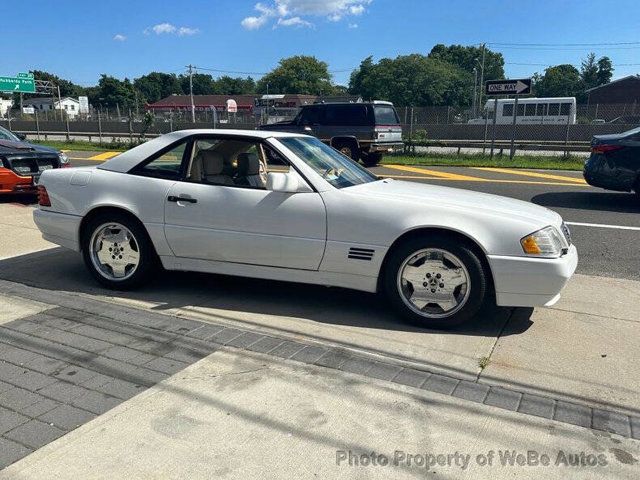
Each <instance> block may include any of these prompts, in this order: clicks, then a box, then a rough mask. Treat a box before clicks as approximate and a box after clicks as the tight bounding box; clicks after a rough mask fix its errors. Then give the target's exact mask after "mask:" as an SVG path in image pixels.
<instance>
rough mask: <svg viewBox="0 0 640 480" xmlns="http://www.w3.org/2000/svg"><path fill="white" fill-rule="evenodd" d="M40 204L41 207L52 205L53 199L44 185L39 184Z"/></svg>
mask: <svg viewBox="0 0 640 480" xmlns="http://www.w3.org/2000/svg"><path fill="white" fill-rule="evenodd" d="M38 205H40V206H41V207H50V206H51V200H50V199H49V194H48V193H47V189H46V188H45V186H44V185H38Z"/></svg>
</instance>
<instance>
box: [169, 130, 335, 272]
mask: <svg viewBox="0 0 640 480" xmlns="http://www.w3.org/2000/svg"><path fill="white" fill-rule="evenodd" d="M214 142H217V143H214ZM212 145H213V146H212ZM203 148H204V150H206V151H207V152H208V153H207V154H206V155H208V156H209V157H211V156H216V155H217V154H220V155H221V156H222V157H223V162H224V167H223V169H222V170H220V169H219V168H214V167H217V166H213V167H212V165H205V166H204V171H205V173H206V172H207V169H208V173H213V174H214V175H208V176H207V175H205V176H207V178H198V172H197V170H198V168H197V165H198V162H199V161H200V160H199V157H198V155H199V154H200V153H199V152H200V151H201V150H203ZM264 148H270V147H267V146H266V145H262V144H260V143H259V142H256V141H255V140H251V139H249V140H242V141H239V140H237V139H230V138H224V137H216V138H206V139H203V138H201V139H198V140H195V141H194V142H193V146H192V149H191V167H190V168H189V169H188V170H187V172H186V174H185V178H183V179H182V181H178V182H176V183H175V184H174V185H173V186H172V187H171V189H170V190H169V192H168V194H167V199H166V201H165V235H166V238H167V242H168V243H169V245H170V247H171V249H172V251H173V253H174V254H175V255H176V256H178V257H186V258H195V259H203V260H212V261H220V262H233V263H243V264H251V265H262V266H271V267H283V268H293V269H304V270H317V269H318V267H319V265H320V262H321V261H322V256H323V254H324V248H325V243H326V211H325V206H324V203H323V201H322V199H321V197H320V195H319V194H318V193H317V192H313V191H312V192H304V193H302V192H300V193H283V192H272V191H268V190H266V188H256V187H249V186H245V185H242V184H241V183H242V181H241V180H242V179H241V178H239V177H238V172H237V165H235V163H234V162H237V160H238V157H239V156H240V155H241V154H243V155H249V154H251V155H262V153H261V150H262V149H264ZM216 152H217V153H216ZM271 154H272V155H271V157H277V158H279V159H280V160H282V162H283V165H281V166H279V168H278V170H279V171H282V170H283V169H285V170H286V169H288V168H291V167H289V165H288V164H287V163H286V162H285V161H284V159H282V157H281V156H279V154H277V152H275V153H274V152H271ZM261 159H262V160H264V156H263V157H262V158H261ZM207 161H208V160H207ZM210 163H211V162H210ZM234 168H235V169H236V171H234ZM225 169H226V173H225Z"/></svg>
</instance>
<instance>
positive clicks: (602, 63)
mask: <svg viewBox="0 0 640 480" xmlns="http://www.w3.org/2000/svg"><path fill="white" fill-rule="evenodd" d="M612 76H613V63H612V62H611V59H610V58H609V57H600V60H598V75H597V78H598V85H604V84H605V83H609V82H610V81H611V77H612Z"/></svg>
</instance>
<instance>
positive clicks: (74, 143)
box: [29, 140, 131, 152]
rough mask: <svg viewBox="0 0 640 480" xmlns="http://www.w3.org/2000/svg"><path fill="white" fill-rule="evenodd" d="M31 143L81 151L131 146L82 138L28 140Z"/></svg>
mask: <svg viewBox="0 0 640 480" xmlns="http://www.w3.org/2000/svg"><path fill="white" fill-rule="evenodd" d="M29 141H30V142H31V143H37V144H39V145H46V146H47V147H52V148H55V149H57V150H75V151H82V152H123V151H125V150H128V149H129V148H130V147H131V146H130V145H129V143H128V142H122V143H121V142H117V143H110V142H103V143H97V142H96V143H94V142H87V141H83V140H71V141H69V142H65V141H55V140H47V141H44V140H40V141H39V140H29Z"/></svg>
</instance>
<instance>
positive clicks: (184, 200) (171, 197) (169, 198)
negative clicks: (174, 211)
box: [167, 195, 198, 203]
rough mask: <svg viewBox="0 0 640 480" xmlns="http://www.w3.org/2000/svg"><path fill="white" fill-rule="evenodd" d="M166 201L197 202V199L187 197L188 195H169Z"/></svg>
mask: <svg viewBox="0 0 640 480" xmlns="http://www.w3.org/2000/svg"><path fill="white" fill-rule="evenodd" d="M167 201H168V202H175V203H178V202H187V203H198V200H196V199H195V198H188V197H176V196H174V195H169V196H168V197H167Z"/></svg>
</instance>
